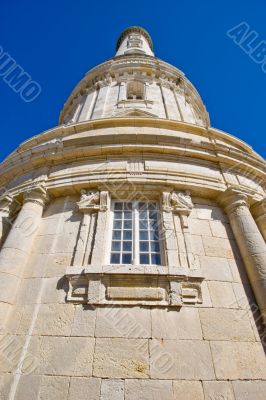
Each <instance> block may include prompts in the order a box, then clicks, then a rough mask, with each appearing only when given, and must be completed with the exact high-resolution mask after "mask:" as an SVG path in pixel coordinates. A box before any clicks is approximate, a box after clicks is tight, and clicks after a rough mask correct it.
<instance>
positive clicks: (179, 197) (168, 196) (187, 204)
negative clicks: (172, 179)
mask: <svg viewBox="0 0 266 400" xmlns="http://www.w3.org/2000/svg"><path fill="white" fill-rule="evenodd" d="M162 206H163V210H164V211H167V212H171V211H172V212H176V213H180V214H185V215H189V214H190V213H191V211H192V209H193V203H192V199H191V196H190V192H189V191H188V190H186V191H185V192H177V191H173V192H172V193H168V192H164V193H163V199H162Z"/></svg>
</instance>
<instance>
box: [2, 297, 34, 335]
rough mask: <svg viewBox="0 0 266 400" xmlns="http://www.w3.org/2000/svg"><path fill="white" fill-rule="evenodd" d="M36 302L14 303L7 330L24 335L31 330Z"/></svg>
mask: <svg viewBox="0 0 266 400" xmlns="http://www.w3.org/2000/svg"><path fill="white" fill-rule="evenodd" d="M33 311H34V304H26V305H19V304H18V305H14V306H13V307H12V317H11V318H9V320H8V323H7V326H6V332H8V333H10V334H12V333H13V334H16V335H24V334H26V333H27V332H28V331H29V328H30V324H31V321H32V318H33Z"/></svg>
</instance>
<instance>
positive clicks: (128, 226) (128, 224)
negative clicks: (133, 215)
mask: <svg viewBox="0 0 266 400" xmlns="http://www.w3.org/2000/svg"><path fill="white" fill-rule="evenodd" d="M124 229H132V221H124Z"/></svg>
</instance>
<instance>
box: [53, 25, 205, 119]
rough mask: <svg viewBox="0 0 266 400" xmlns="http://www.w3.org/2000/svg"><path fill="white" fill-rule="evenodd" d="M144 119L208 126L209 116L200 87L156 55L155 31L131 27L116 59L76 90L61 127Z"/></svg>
mask: <svg viewBox="0 0 266 400" xmlns="http://www.w3.org/2000/svg"><path fill="white" fill-rule="evenodd" d="M123 116H127V117H129V116H132V117H135V118H136V117H137V116H142V117H147V118H165V119H170V120H176V121H182V122H187V123H190V124H195V125H200V126H208V125H209V116H208V113H207V111H206V109H205V106H204V104H203V102H202V99H201V97H200V95H199V94H198V92H197V90H196V89H195V87H194V86H193V85H192V84H191V82H190V81H189V80H188V79H187V78H186V77H185V75H184V74H183V72H181V71H180V70H178V69H177V68H176V67H174V66H172V65H170V64H168V63H166V62H164V61H162V60H160V59H158V58H157V57H155V56H154V53H153V43H152V39H151V37H150V35H149V33H148V32H147V31H146V30H145V29H144V28H141V27H139V26H131V27H129V28H127V29H125V30H124V31H123V32H122V33H121V35H120V36H119V38H118V41H117V45H116V54H115V56H114V57H113V58H111V59H109V60H107V61H106V62H104V63H102V64H100V65H98V66H96V67H95V68H93V69H92V70H90V71H89V72H88V73H87V74H86V76H85V77H84V78H83V79H82V80H81V81H80V83H79V84H78V85H77V86H76V88H75V89H74V91H73V92H72V94H71V95H70V97H69V99H68V101H67V102H66V104H65V106H64V108H63V110H62V112H61V115H60V120H59V123H60V124H73V123H77V122H83V121H88V120H95V119H101V118H113V117H123Z"/></svg>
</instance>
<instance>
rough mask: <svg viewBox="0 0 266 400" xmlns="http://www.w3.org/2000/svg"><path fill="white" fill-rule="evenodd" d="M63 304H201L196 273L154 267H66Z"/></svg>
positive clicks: (200, 277) (201, 279)
mask: <svg viewBox="0 0 266 400" xmlns="http://www.w3.org/2000/svg"><path fill="white" fill-rule="evenodd" d="M66 277H67V279H68V282H69V290H68V294H67V301H69V302H72V303H75V304H79V303H83V304H91V305H129V306H134V305H141V306H164V307H181V306H182V305H183V304H197V303H202V293H201V282H202V281H203V279H204V278H203V276H202V275H201V274H200V271H199V270H189V269H187V268H177V267H163V266H162V267H158V266H150V265H149V266H143V265H142V266H135V267H132V266H128V265H119V266H117V265H116V266H110V265H104V266H95V265H94V266H93V265H90V266H88V267H85V268H84V267H68V268H67V270H66Z"/></svg>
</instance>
